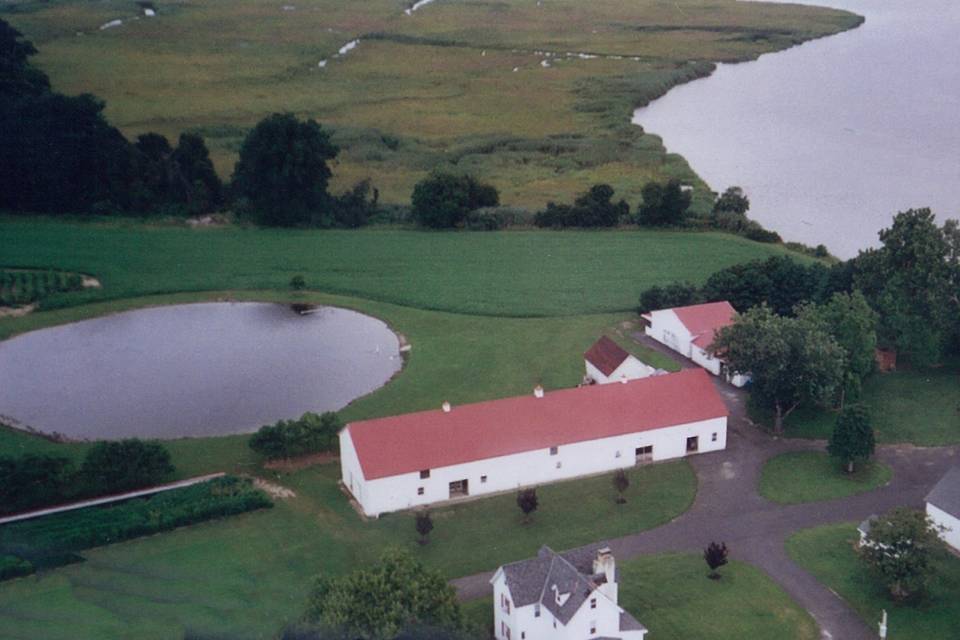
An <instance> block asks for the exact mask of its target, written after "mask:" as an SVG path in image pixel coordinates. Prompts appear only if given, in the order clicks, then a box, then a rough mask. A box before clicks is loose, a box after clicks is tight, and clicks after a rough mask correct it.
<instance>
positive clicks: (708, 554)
mask: <svg viewBox="0 0 960 640" xmlns="http://www.w3.org/2000/svg"><path fill="white" fill-rule="evenodd" d="M727 554H728V552H727V545H726V544H725V543H723V542H720V543H716V542H711V543H710V544H708V545H707V548H706V549H704V550H703V560H704V562H706V563H707V566H708V567H710V574H709V577H710V579H711V580H719V579H720V574H719V573H718V572H717V569H719V568H720V567H722V566H723V565H725V564H727Z"/></svg>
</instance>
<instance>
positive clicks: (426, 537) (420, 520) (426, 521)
mask: <svg viewBox="0 0 960 640" xmlns="http://www.w3.org/2000/svg"><path fill="white" fill-rule="evenodd" d="M414 524H415V525H416V528H417V533H419V534H420V544H427V543H428V542H430V532H431V531H433V518H431V517H430V512H429V511H418V512H417V517H416V520H415V523H414Z"/></svg>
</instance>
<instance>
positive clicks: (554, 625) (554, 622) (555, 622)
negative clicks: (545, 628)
mask: <svg viewBox="0 0 960 640" xmlns="http://www.w3.org/2000/svg"><path fill="white" fill-rule="evenodd" d="M553 628H554V629H556V628H557V619H556V618H554V619H553Z"/></svg>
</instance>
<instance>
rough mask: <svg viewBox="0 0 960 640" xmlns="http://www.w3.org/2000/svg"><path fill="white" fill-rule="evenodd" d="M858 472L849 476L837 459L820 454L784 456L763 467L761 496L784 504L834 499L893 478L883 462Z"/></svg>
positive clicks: (882, 483) (868, 489)
mask: <svg viewBox="0 0 960 640" xmlns="http://www.w3.org/2000/svg"><path fill="white" fill-rule="evenodd" d="M855 469H856V470H855V471H854V473H852V474H848V473H846V472H845V471H844V470H843V469H842V468H841V466H840V463H838V462H837V461H836V460H835V459H833V458H831V457H830V456H828V455H827V454H826V453H822V452H819V451H801V452H792V453H783V454H780V455H778V456H776V457H774V458H771V459H770V460H768V461H767V462H766V464H764V465H763V471H762V472H761V474H760V487H759V491H760V495H762V496H763V497H764V498H766V499H767V500H772V501H773V502H778V503H780V504H796V503H798V502H819V501H821V500H833V499H835V498H843V497H846V496H852V495H855V494H858V493H863V492H864V491H870V490H872V489H876V488H877V487H882V486H883V485H885V484H886V483H887V482H889V481H890V476H891V475H892V471H891V470H890V467H888V466H887V465H885V464H883V463H882V462H868V463H866V464H861V465H857V466H856V468H855Z"/></svg>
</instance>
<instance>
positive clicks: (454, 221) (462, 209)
mask: <svg viewBox="0 0 960 640" xmlns="http://www.w3.org/2000/svg"><path fill="white" fill-rule="evenodd" d="M410 204H411V206H412V208H413V210H412V215H413V219H414V220H415V221H416V222H417V223H418V224H420V225H423V226H424V227H430V228H433V229H451V228H453V227H457V226H459V225H460V224H462V223H463V221H464V220H466V218H467V214H468V213H470V212H471V211H473V210H475V209H479V208H481V207H496V206H498V205H499V204H500V195H499V194H498V193H497V190H496V188H495V187H493V186H492V185H489V184H483V183H480V182H477V181H476V180H475V179H474V178H473V177H472V176H468V175H456V174H452V173H435V174H433V175H431V176H429V177H427V178H424V179H423V180H421V181H420V182H418V183H417V184H416V185H415V186H414V187H413V195H412V196H411V197H410Z"/></svg>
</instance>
